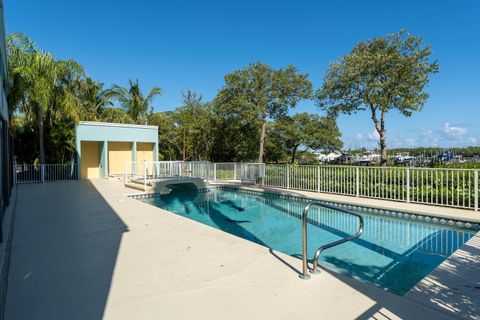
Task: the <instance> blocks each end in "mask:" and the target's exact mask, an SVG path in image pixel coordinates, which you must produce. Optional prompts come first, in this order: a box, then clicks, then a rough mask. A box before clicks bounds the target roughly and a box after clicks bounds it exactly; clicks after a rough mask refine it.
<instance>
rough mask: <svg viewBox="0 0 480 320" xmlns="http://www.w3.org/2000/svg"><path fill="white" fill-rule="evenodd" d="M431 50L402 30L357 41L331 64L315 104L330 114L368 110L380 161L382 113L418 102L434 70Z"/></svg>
mask: <svg viewBox="0 0 480 320" xmlns="http://www.w3.org/2000/svg"><path fill="white" fill-rule="evenodd" d="M431 54H432V50H431V48H430V47H429V46H424V45H423V44H422V39H421V38H419V37H415V36H413V35H410V34H408V33H407V32H406V31H404V30H402V31H400V32H399V33H396V34H390V35H387V36H386V37H384V38H374V39H371V40H367V41H365V42H361V43H359V44H357V45H356V46H355V47H354V48H353V50H352V51H351V52H350V53H349V54H348V55H346V56H343V57H341V58H340V59H339V60H338V61H336V62H334V63H332V64H331V65H330V67H329V69H328V70H327V72H326V74H325V77H324V82H323V85H322V88H321V89H319V90H318V91H317V92H316V100H317V103H318V106H319V107H320V108H321V109H323V110H328V111H329V112H330V113H331V114H339V113H345V114H351V113H355V112H357V111H360V110H369V111H370V113H371V117H372V120H373V123H374V125H375V129H376V131H377V132H378V135H379V137H380V143H379V144H380V149H381V159H382V164H384V165H385V164H386V162H387V138H386V129H385V118H386V114H387V113H388V112H389V111H391V110H398V111H399V112H400V113H401V114H403V115H405V116H407V117H409V116H411V115H412V113H413V112H414V111H418V110H420V109H421V108H422V107H423V105H424V103H425V101H426V100H427V98H428V94H427V93H426V92H425V87H426V86H427V84H428V82H429V79H430V75H431V74H432V73H435V72H438V63H437V61H433V62H432V61H431Z"/></svg>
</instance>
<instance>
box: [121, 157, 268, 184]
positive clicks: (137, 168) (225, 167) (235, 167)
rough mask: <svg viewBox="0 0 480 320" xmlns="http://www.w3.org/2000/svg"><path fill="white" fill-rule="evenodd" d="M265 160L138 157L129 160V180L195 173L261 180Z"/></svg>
mask: <svg viewBox="0 0 480 320" xmlns="http://www.w3.org/2000/svg"><path fill="white" fill-rule="evenodd" d="M264 172H265V164H263V163H235V162H223V163H211V162H208V161H137V162H126V163H125V181H126V182H131V181H135V182H141V183H144V184H145V185H146V184H148V183H150V182H151V181H153V180H156V179H161V178H166V177H191V178H202V179H205V180H213V181H242V182H252V183H260V182H261V179H262V177H263V174H264Z"/></svg>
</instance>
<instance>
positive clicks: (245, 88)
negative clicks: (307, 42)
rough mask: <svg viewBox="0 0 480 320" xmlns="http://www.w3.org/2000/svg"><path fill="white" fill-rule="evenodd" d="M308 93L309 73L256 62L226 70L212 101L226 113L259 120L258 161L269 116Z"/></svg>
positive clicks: (307, 95) (260, 159)
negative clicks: (244, 66) (239, 68)
mask: <svg viewBox="0 0 480 320" xmlns="http://www.w3.org/2000/svg"><path fill="white" fill-rule="evenodd" d="M311 93H312V84H311V82H310V81H309V80H308V74H301V73H298V71H297V68H296V67H294V66H288V67H286V68H284V69H277V70H275V69H273V68H271V67H269V66H267V65H265V64H262V63H260V62H257V63H254V64H250V65H249V66H248V67H246V68H244V69H241V70H236V71H234V72H232V73H230V74H227V75H226V76H225V86H224V87H223V88H222V89H221V90H220V91H219V93H218V95H217V97H216V98H215V101H214V103H215V104H216V105H218V106H220V108H221V109H223V113H224V114H226V116H227V117H228V116H229V114H233V115H235V114H236V115H240V116H241V117H242V118H244V119H247V121H250V122H252V123H257V124H258V131H259V141H258V143H259V148H258V162H263V160H264V148H265V133H266V127H267V121H268V119H269V118H270V119H275V118H278V117H280V116H283V115H285V114H287V112H288V109H289V108H293V107H295V106H296V104H297V103H298V102H299V101H300V100H302V99H306V98H310V96H311Z"/></svg>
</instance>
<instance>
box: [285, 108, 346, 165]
mask: <svg viewBox="0 0 480 320" xmlns="http://www.w3.org/2000/svg"><path fill="white" fill-rule="evenodd" d="M275 131H276V133H277V136H278V137H279V138H280V140H281V141H282V142H283V145H284V147H285V149H286V150H288V152H289V153H290V162H291V163H294V162H295V156H296V154H297V151H298V150H299V148H300V147H303V148H304V149H305V150H308V149H313V150H337V149H340V148H341V147H342V146H343V142H342V141H341V140H340V136H341V133H340V130H339V129H338V126H337V123H336V122H335V119H334V118H332V117H321V116H319V115H317V114H309V113H297V114H295V115H293V116H291V117H283V118H280V119H278V120H277V121H276V122H275Z"/></svg>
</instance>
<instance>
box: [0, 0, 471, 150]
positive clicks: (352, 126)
mask: <svg viewBox="0 0 480 320" xmlns="http://www.w3.org/2000/svg"><path fill="white" fill-rule="evenodd" d="M4 7H5V14H6V23H7V32H23V33H26V34H27V35H29V36H30V37H31V38H32V39H33V40H34V41H35V42H36V43H37V45H38V46H39V47H40V48H42V49H45V50H48V51H51V52H52V53H53V54H54V55H55V56H56V57H59V58H73V59H75V60H77V61H78V62H80V63H81V64H82V65H84V67H85V68H86V69H87V72H88V74H89V75H90V76H92V77H93V78H95V79H97V80H99V81H102V82H104V83H105V84H106V85H107V86H108V85H111V84H113V83H117V84H120V85H127V81H128V79H139V81H140V84H141V86H142V87H143V89H144V91H146V90H148V89H150V88H151V87H152V86H153V85H158V86H160V87H161V88H162V89H163V92H164V93H163V96H161V97H159V98H157V99H156V100H155V101H154V105H155V109H156V110H157V111H165V110H171V109H173V108H175V107H176V106H178V105H179V104H180V101H181V91H182V90H192V91H195V92H198V93H200V94H202V95H203V96H204V99H205V100H210V99H213V97H214V96H215V94H216V93H217V91H218V89H219V88H221V86H222V85H223V76H224V75H225V74H226V73H228V72H231V71H233V70H235V69H238V68H242V67H244V66H246V65H248V64H249V63H250V62H255V61H261V62H264V63H266V64H269V65H271V66H273V67H284V66H286V65H289V64H293V65H296V66H297V67H298V68H299V69H300V71H301V72H307V73H309V74H310V80H311V81H312V82H313V84H314V86H315V87H316V88H318V87H320V86H321V83H322V77H323V74H324V72H325V70H326V68H327V67H328V64H329V63H330V62H331V61H334V60H336V59H337V58H338V57H339V56H341V55H344V54H347V53H348V52H349V50H350V49H351V48H352V47H353V46H354V45H355V43H357V42H359V41H362V40H365V39H369V38H372V37H377V36H383V35H385V34H388V33H394V32H397V31H399V30H400V29H401V28H406V29H408V30H409V31H410V32H411V33H413V34H415V35H419V36H422V37H423V38H424V41H425V43H427V44H429V45H431V46H432V48H433V52H434V57H435V58H436V59H438V60H439V63H440V72H439V73H438V74H435V75H433V77H432V79H431V82H430V85H429V88H428V92H429V93H430V99H429V100H428V102H427V103H426V105H425V107H424V109H423V110H422V111H421V112H419V113H416V114H414V115H413V116H412V117H411V118H405V117H403V116H401V115H399V114H397V113H392V114H388V116H387V137H388V142H389V145H390V146H392V147H400V146H405V147H408V146H445V147H452V146H467V145H479V144H480V126H479V125H478V123H479V119H480V99H479V91H480V83H479V80H478V79H479V75H480V59H479V58H480V41H479V39H480V23H479V20H478V17H480V1H475V0H471V1H467V0H459V1H404V0H402V1H395V2H394V1H328V2H327V1H323V2H320V1H258V0H257V1H244V0H242V1H168V2H160V1H146V0H136V1H121V0H116V1H113V0H103V1H99V0H96V1H93V0H82V1H59V0H48V1H38V0H4ZM305 111H306V112H318V110H317V108H316V107H315V105H314V103H313V102H312V101H304V102H302V103H301V104H300V105H299V106H298V107H297V108H296V109H295V111H294V112H305ZM339 125H340V128H341V130H342V133H343V137H342V139H343V140H344V142H345V144H346V147H354V148H355V147H375V146H376V145H377V137H376V134H375V133H374V128H373V124H372V122H371V119H370V116H369V114H368V113H367V112H362V113H358V114H356V115H352V116H341V117H340V119H339Z"/></svg>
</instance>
